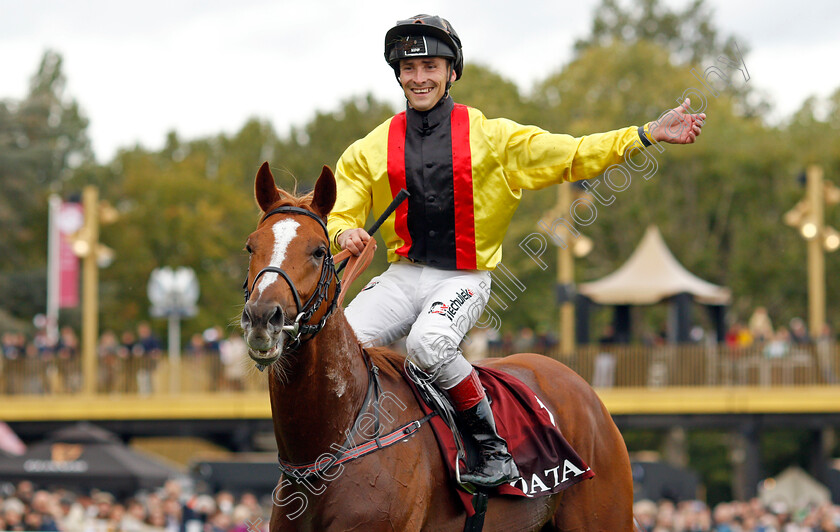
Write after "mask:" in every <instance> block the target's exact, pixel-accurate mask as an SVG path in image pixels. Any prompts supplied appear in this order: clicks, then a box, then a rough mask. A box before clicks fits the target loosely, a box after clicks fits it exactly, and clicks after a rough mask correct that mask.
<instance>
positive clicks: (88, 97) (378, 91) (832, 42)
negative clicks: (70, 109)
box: [0, 0, 840, 162]
mask: <svg viewBox="0 0 840 532" xmlns="http://www.w3.org/2000/svg"><path fill="white" fill-rule="evenodd" d="M706 2H707V3H708V4H709V5H711V6H712V7H713V8H714V10H715V16H714V22H715V24H716V25H717V27H718V28H719V29H720V30H722V31H723V32H724V33H725V34H734V35H735V36H736V37H737V38H738V39H739V40H740V41H741V42H743V43H745V44H747V45H748V46H749V48H750V50H751V51H750V53H749V55H747V56H746V57H745V62H746V66H747V68H748V70H749V74H750V77H751V79H750V83H751V84H754V86H755V87H757V88H759V89H761V90H763V91H764V92H766V94H767V95H768V96H769V97H770V99H771V101H773V102H774V103H775V106H776V107H775V108H776V112H775V115H774V116H775V117H776V118H777V119H778V118H781V117H784V116H787V115H789V114H790V113H792V112H793V111H795V110H796V109H797V108H798V107H799V106H800V105H801V103H802V101H803V100H804V99H805V98H806V97H807V96H809V95H817V96H823V97H824V96H828V95H829V94H830V93H832V92H833V91H834V90H836V89H837V88H839V87H840V68H838V66H837V65H838V57H839V56H840V31H838V29H837V28H838V26H840V2H837V1H836V0H808V1H807V2H801V3H800V2H790V1H785V2H783V1H759V0H745V1H737V0H734V1H728V0H706ZM599 3H600V1H599V0H576V1H560V0H517V1H515V2H511V1H509V0H504V1H502V0H482V1H473V0H466V1H460V2H451V1H446V2H444V1H431V0H430V1H418V2H412V3H408V2H393V1H390V2H386V1H384V0H370V1H364V0H355V1H347V0H323V1H320V0H309V1H300V0H295V1H290V0H273V1H270V0H235V1H222V0H167V1H161V0H145V1H143V2H126V1H113V0H88V1H76V2H66V1H59V0H27V1H23V2H22V1H20V0H0V68H2V71H0V99H5V98H12V99H20V98H22V97H23V96H24V95H25V94H26V92H27V89H28V86H29V79H30V77H31V76H32V74H34V73H35V71H36V69H37V66H38V62H39V60H40V58H41V56H42V55H43V53H44V51H45V50H46V49H48V48H49V49H54V50H56V51H58V52H59V53H60V54H61V55H62V56H63V58H64V72H65V74H66V76H67V79H68V85H67V94H68V95H69V96H71V97H73V98H75V99H76V100H77V101H78V102H79V104H80V105H81V107H82V109H83V111H84V113H85V114H86V115H87V116H88V118H89V119H90V127H89V134H90V136H91V139H92V141H93V147H94V151H95V152H96V155H97V159H98V160H99V161H100V162H106V161H109V160H110V159H111V158H112V157H113V155H114V154H115V153H116V150H117V149H118V148H120V147H128V146H132V145H134V144H135V143H140V144H141V145H143V146H145V147H147V148H150V149H159V148H160V147H161V146H162V145H163V141H164V138H165V135H166V133H167V132H168V131H170V130H173V129H174V130H176V131H177V132H178V133H179V134H180V135H181V137H182V138H185V139H191V138H195V137H199V136H206V135H214V134H218V133H221V132H224V133H233V132H236V131H237V130H238V129H239V128H241V127H242V125H243V124H244V123H245V121H246V120H247V119H248V118H249V117H253V116H256V117H260V118H265V119H268V120H270V121H271V123H272V124H273V126H274V127H275V129H276V131H277V132H278V133H279V134H281V135H283V134H285V133H286V132H287V131H288V128H289V126H290V125H293V124H297V125H303V124H305V123H306V122H307V121H308V120H309V119H310V118H311V117H312V116H313V114H314V112H315V111H316V110H324V111H331V110H334V109H336V108H337V106H338V104H339V102H340V101H341V100H343V99H346V98H349V97H351V96H353V95H358V94H363V93H365V92H368V91H370V92H373V93H374V94H375V95H376V96H377V97H378V98H382V99H387V100H389V101H391V102H393V103H394V104H399V105H401V102H402V99H401V92H400V90H399V88H398V86H397V84H396V81H395V80H394V78H393V74H392V72H391V70H390V69H389V68H388V67H387V65H386V64H385V63H384V60H383V58H382V42H383V37H384V34H385V31H386V30H387V29H388V28H389V27H390V26H391V25H393V23H394V21H396V20H397V19H402V18H407V17H409V16H411V15H414V14H417V13H431V14H440V15H442V16H444V17H446V18H448V19H449V21H450V22H451V23H452V24H453V26H454V27H455V29H456V30H457V31H458V33H459V34H460V36H461V39H462V41H463V42H464V53H465V58H466V61H468V62H480V63H483V64H485V65H489V66H490V67H491V68H493V69H494V70H496V71H497V72H499V73H501V74H502V75H504V76H505V77H506V78H508V79H511V80H513V81H515V82H516V83H517V84H518V85H519V87H520V89H522V90H523V91H525V92H527V91H528V90H529V89H530V88H531V87H532V85H533V83H534V82H535V81H537V80H540V79H542V78H544V77H546V75H547V74H549V73H550V72H552V71H555V70H557V69H558V68H560V67H561V66H562V65H563V64H565V63H566V62H568V61H569V59H570V57H571V48H572V44H573V43H574V41H575V39H577V38H580V37H583V36H585V35H587V34H588V32H589V30H590V26H591V19H592V15H593V10H594V9H595V8H596V6H597V5H598V4H599ZM666 3H667V1H666ZM673 3H674V4H675V5H677V6H683V5H685V4H686V2H685V1H683V0H674V2H673ZM406 6H409V7H406ZM670 105H671V103H670V102H663V108H664V107H665V106H670ZM652 118H654V117H652ZM710 119H713V117H710Z"/></svg>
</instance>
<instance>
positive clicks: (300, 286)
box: [241, 163, 339, 366]
mask: <svg viewBox="0 0 840 532" xmlns="http://www.w3.org/2000/svg"><path fill="white" fill-rule="evenodd" d="M254 190H255V195H256V198H257V203H258V204H259V206H260V209H262V211H263V215H262V217H261V218H260V222H259V224H258V225H257V230H256V231H254V232H253V233H251V235H250V236H249V237H248V241H247V243H246V246H245V247H246V249H247V250H248V253H249V254H250V256H251V258H250V264H249V266H248V276H247V278H246V280H245V286H244V288H245V309H244V310H243V311H242V321H241V324H242V329H243V331H244V333H245V341H246V342H247V344H248V354H249V355H250V356H251V358H252V359H253V360H254V361H255V362H257V364H259V365H261V366H267V365H269V364H271V363H272V362H274V361H276V360H277V359H278V358H280V356H282V355H283V353H284V351H286V350H287V349H288V348H290V347H292V348H294V347H297V346H298V345H299V344H300V342H301V341H302V340H303V339H305V338H308V337H311V335H314V334H315V333H317V332H318V331H319V330H320V329H321V327H323V325H324V322H325V321H326V319H327V317H328V316H329V315H330V313H331V312H332V311H333V309H334V306H335V298H336V296H337V295H338V291H339V290H338V277H337V275H336V273H335V266H334V265H333V262H332V256H331V255H330V243H329V237H328V236H327V234H326V233H327V230H326V224H325V222H326V218H327V215H328V214H329V212H330V210H331V209H332V208H333V205H334V204H335V198H336V189H335V178H334V177H333V174H332V172H331V171H330V169H329V168H327V167H326V166H325V167H324V169H323V171H322V172H321V177H319V178H318V182H317V183H316V184H315V190H314V192H313V193H312V194H310V195H307V196H303V197H295V196H293V195H291V194H289V193H287V192H285V191H283V190H280V189H278V188H277V185H276V184H275V182H274V176H273V175H271V170H269V167H268V163H263V165H262V166H261V167H260V169H259V171H258V172H257V178H256V182H255V185H254Z"/></svg>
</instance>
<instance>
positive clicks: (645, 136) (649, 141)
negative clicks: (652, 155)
mask: <svg viewBox="0 0 840 532" xmlns="http://www.w3.org/2000/svg"><path fill="white" fill-rule="evenodd" d="M650 125H651V123H650V122H648V123H647V124H645V125H643V126H639V129H638V132H639V139H640V140H641V141H642V144H643V145H644V147H645V148H647V147H648V146H651V145H653V144H655V143H656V142H657V140H656V139H654V138H653V134H652V133H651V132H650Z"/></svg>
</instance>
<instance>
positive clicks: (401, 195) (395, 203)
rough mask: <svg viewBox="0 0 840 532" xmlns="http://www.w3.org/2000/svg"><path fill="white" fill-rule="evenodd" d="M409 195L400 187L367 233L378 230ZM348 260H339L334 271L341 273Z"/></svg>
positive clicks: (371, 234)
mask: <svg viewBox="0 0 840 532" xmlns="http://www.w3.org/2000/svg"><path fill="white" fill-rule="evenodd" d="M409 196H411V194H409V193H408V191H407V190H406V189H401V190H400V191H399V193H398V194H397V195H396V197H395V198H394V200H393V201H392V202H391V204H390V205H388V208H387V209H385V212H383V213H382V216H380V217H379V218H378V219H377V220H376V221H375V222H373V225H371V226H370V229H368V230H367V233H368V234H369V235H370V236H371V237H373V234H374V233H375V232H376V231H378V230H379V226H381V225H382V224H383V223H385V220H387V219H388V217H389V216H391V213H393V212H394V211H395V210H397V207H399V206H400V204H401V203H402V202H404V201H405V200H406V199H407V198H408V197H409ZM348 260H350V259H349V258H346V259H344V260H343V261H341V264H339V265H338V267H337V268H336V269H335V272H336V273H341V270H343V269H344V267H345V266H347V261H348Z"/></svg>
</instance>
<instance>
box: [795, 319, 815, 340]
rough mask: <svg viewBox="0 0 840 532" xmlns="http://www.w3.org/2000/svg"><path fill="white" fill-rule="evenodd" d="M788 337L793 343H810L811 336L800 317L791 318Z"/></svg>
mask: <svg viewBox="0 0 840 532" xmlns="http://www.w3.org/2000/svg"><path fill="white" fill-rule="evenodd" d="M790 339H791V341H792V342H793V343H794V344H808V343H811V336H810V335H809V334H808V328H807V327H806V326H805V321H804V320H803V319H802V318H791V320H790Z"/></svg>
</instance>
